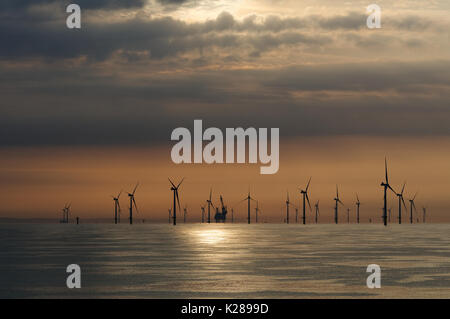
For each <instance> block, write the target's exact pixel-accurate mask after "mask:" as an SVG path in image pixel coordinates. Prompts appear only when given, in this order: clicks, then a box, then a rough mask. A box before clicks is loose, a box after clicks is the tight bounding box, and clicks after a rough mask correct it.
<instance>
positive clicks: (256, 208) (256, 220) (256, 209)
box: [255, 201, 259, 224]
mask: <svg viewBox="0 0 450 319" xmlns="http://www.w3.org/2000/svg"><path fill="white" fill-rule="evenodd" d="M258 212H259V207H258V201H256V207H255V222H256V224H257V223H258Z"/></svg>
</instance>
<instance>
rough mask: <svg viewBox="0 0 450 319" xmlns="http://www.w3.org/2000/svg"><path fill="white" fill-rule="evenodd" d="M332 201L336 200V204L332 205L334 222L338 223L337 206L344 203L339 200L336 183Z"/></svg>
mask: <svg viewBox="0 0 450 319" xmlns="http://www.w3.org/2000/svg"><path fill="white" fill-rule="evenodd" d="M334 201H335V202H336V206H334V222H335V223H336V224H337V223H338V206H339V204H341V205H342V206H344V203H343V202H341V200H340V199H339V189H338V186H337V185H336V198H335V199H334Z"/></svg>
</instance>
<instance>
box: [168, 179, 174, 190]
mask: <svg viewBox="0 0 450 319" xmlns="http://www.w3.org/2000/svg"><path fill="white" fill-rule="evenodd" d="M167 179H168V180H169V182H170V184H172V186H173V187H174V188H175V187H176V186H175V184H174V183H173V182H172V181H171V180H170V178H167Z"/></svg>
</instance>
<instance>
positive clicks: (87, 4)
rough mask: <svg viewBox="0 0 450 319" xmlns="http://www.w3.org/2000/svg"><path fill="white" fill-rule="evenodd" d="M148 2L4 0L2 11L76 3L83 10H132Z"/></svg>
mask: <svg viewBox="0 0 450 319" xmlns="http://www.w3.org/2000/svg"><path fill="white" fill-rule="evenodd" d="M146 2H147V0H77V1H76V2H73V1H60V0H2V1H1V3H0V10H3V11H5V10H9V11H12V10H22V9H26V8H29V7H32V6H40V5H49V4H57V5H61V6H67V5H69V4H70V3H76V4H78V5H79V6H80V7H81V8H83V9H103V10H113V9H131V8H141V7H143V6H144V5H145V4H146Z"/></svg>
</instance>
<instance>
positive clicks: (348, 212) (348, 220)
mask: <svg viewBox="0 0 450 319" xmlns="http://www.w3.org/2000/svg"><path fill="white" fill-rule="evenodd" d="M347 224H350V208H347Z"/></svg>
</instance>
